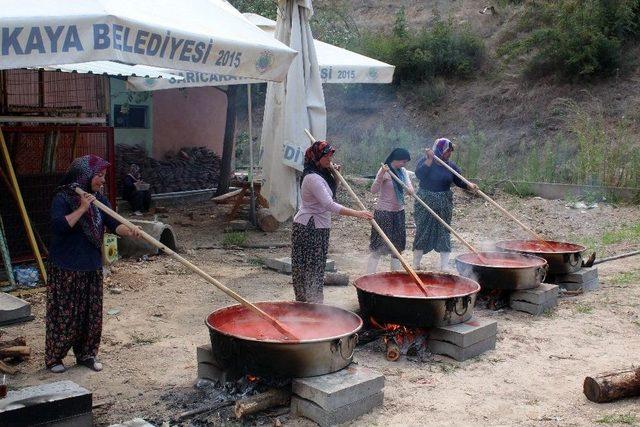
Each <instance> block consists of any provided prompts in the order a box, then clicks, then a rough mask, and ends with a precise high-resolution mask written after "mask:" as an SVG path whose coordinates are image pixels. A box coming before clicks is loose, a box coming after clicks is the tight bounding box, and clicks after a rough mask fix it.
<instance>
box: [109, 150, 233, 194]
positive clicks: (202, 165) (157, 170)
mask: <svg viewBox="0 0 640 427" xmlns="http://www.w3.org/2000/svg"><path fill="white" fill-rule="evenodd" d="M134 163H135V164H136V165H138V166H140V174H141V177H142V180H143V181H145V182H147V183H149V184H150V185H151V192H152V193H154V194H158V193H171V192H174V191H187V190H201V189H207V188H215V187H216V186H217V185H218V181H219V178H220V167H221V164H220V157H218V155H216V154H215V153H214V152H213V151H211V150H209V149H208V148H205V147H185V148H182V149H180V151H178V152H177V153H172V152H169V153H167V154H166V155H165V160H160V161H159V160H155V159H153V158H151V157H148V155H147V152H146V150H145V149H144V148H142V147H141V146H139V145H136V146H128V145H117V146H116V185H117V186H118V189H122V180H123V179H124V177H125V176H126V175H127V173H129V167H130V166H131V164H134Z"/></svg>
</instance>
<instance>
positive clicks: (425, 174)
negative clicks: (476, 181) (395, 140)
mask: <svg viewBox="0 0 640 427" xmlns="http://www.w3.org/2000/svg"><path fill="white" fill-rule="evenodd" d="M426 160H427V158H426V157H422V158H421V159H420V160H418V163H417V164H416V177H417V178H418V179H419V180H420V188H421V189H426V190H429V191H433V192H439V191H447V190H449V189H450V188H451V184H455V185H457V186H458V187H460V188H464V189H465V190H466V189H467V184H465V183H464V182H463V181H462V180H461V179H460V178H458V177H457V176H455V175H454V174H452V173H451V172H449V170H447V169H446V168H445V167H444V166H441V165H440V164H438V162H436V161H435V160H434V161H433V162H432V163H431V166H427V164H426V163H425V161H426ZM448 164H449V166H451V167H452V168H453V170H455V171H456V172H458V173H460V168H459V167H458V166H457V165H456V164H455V163H454V162H452V161H449V162H448Z"/></svg>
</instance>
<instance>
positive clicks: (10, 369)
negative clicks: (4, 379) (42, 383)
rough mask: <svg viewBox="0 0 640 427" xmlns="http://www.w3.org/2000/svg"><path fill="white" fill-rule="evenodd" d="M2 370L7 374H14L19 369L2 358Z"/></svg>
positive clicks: (0, 366) (0, 365)
mask: <svg viewBox="0 0 640 427" xmlns="http://www.w3.org/2000/svg"><path fill="white" fill-rule="evenodd" d="M0 372H4V373H5V374H9V375H14V374H15V373H16V372H18V369H17V368H14V367H13V366H10V365H7V364H6V363H4V362H3V361H1V360H0Z"/></svg>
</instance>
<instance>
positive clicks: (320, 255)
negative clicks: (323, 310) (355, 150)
mask: <svg viewBox="0 0 640 427" xmlns="http://www.w3.org/2000/svg"><path fill="white" fill-rule="evenodd" d="M335 151H336V150H335V148H334V147H332V146H331V145H330V144H329V143H327V142H326V141H316V142H314V143H313V145H311V147H309V148H308V149H307V151H306V152H305V155H304V171H303V172H302V178H301V200H302V202H301V204H300V210H298V213H296V215H295V217H294V218H293V230H292V233H291V275H292V278H293V290H294V292H295V295H296V301H303V302H318V303H322V302H323V301H324V295H323V285H324V269H325V264H326V262H327V252H328V250H329V230H330V229H331V214H332V213H336V214H339V215H345V216H353V217H357V218H363V219H371V218H373V215H372V214H371V212H369V211H356V210H353V209H349V208H346V207H344V206H342V205H340V204H338V203H336V202H335V201H334V199H335V195H336V188H337V183H336V180H335V178H334V177H333V175H332V174H331V170H330V166H331V159H332V157H333V153H334V152H335Z"/></svg>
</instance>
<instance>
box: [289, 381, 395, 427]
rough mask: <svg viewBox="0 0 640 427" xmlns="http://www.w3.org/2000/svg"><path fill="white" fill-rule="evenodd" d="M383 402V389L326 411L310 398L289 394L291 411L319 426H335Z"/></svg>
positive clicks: (351, 419)
mask: <svg viewBox="0 0 640 427" xmlns="http://www.w3.org/2000/svg"><path fill="white" fill-rule="evenodd" d="M383 402H384V391H382V390H381V391H379V392H377V393H375V394H373V395H370V396H366V397H363V398H361V399H359V400H357V401H355V402H353V403H351V404H349V405H346V406H343V407H341V408H337V409H334V410H332V411H328V410H326V409H324V408H322V407H321V406H319V405H317V404H315V403H313V402H312V401H310V400H307V399H303V398H301V397H299V396H295V395H294V396H291V412H292V413H293V414H294V415H299V416H303V417H306V418H309V419H310V420H313V421H315V422H316V423H318V424H319V425H320V426H321V427H329V426H335V425H338V424H342V423H346V422H349V421H353V420H355V419H356V418H358V417H360V416H362V415H364V414H366V413H369V412H371V411H372V410H373V409H375V408H377V407H378V406H382V403H383Z"/></svg>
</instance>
